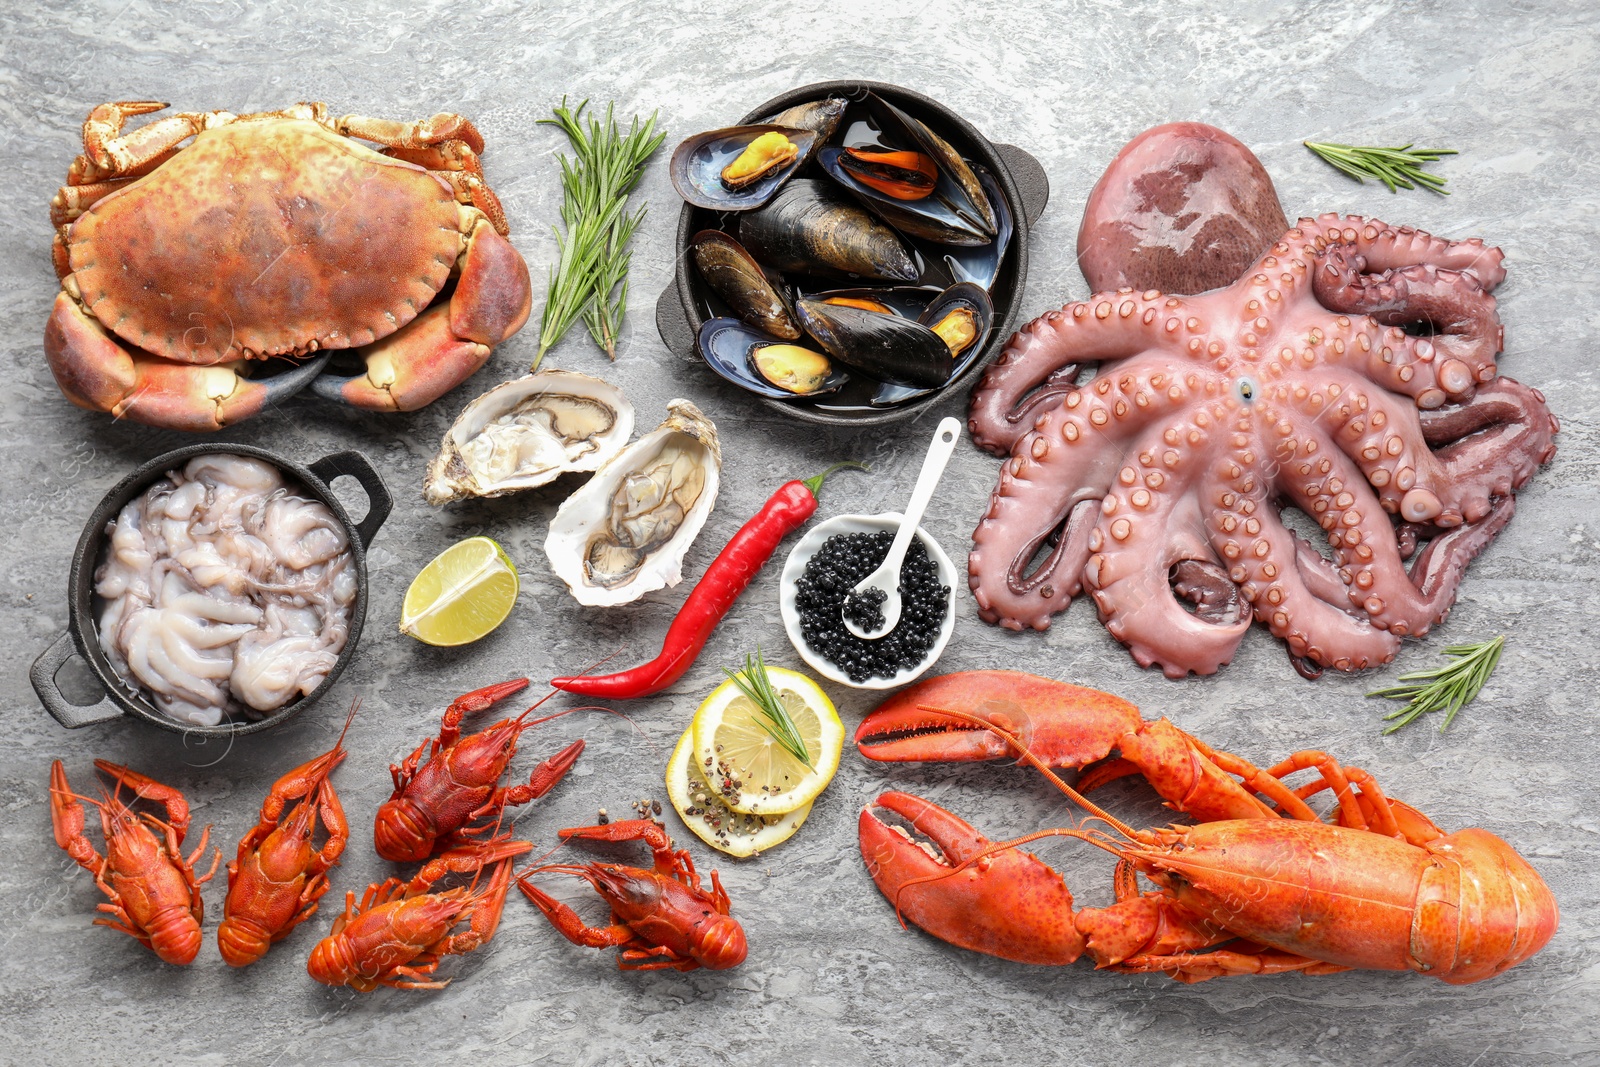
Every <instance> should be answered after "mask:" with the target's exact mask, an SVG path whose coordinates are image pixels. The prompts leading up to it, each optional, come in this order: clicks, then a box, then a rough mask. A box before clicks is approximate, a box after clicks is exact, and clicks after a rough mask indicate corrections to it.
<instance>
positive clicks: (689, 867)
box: [558, 819, 727, 914]
mask: <svg viewBox="0 0 1600 1067" xmlns="http://www.w3.org/2000/svg"><path fill="white" fill-rule="evenodd" d="M558 836H559V837H560V838H561V840H563V841H571V840H572V839H573V838H578V839H579V840H583V841H643V842H644V843H645V844H647V845H649V846H650V853H651V855H652V857H654V860H655V871H656V873H657V874H664V875H666V876H667V877H669V878H675V879H677V880H678V881H679V882H682V883H683V884H684V885H686V886H689V887H690V888H692V889H699V888H700V876H699V875H698V874H696V873H695V869H694V859H693V858H692V857H691V856H690V855H689V850H688V849H677V850H674V849H673V847H672V838H670V837H668V836H667V831H666V829H665V828H664V827H662V825H661V824H660V823H657V822H654V821H652V820H650V819H624V820H622V821H621V822H613V823H606V824H605V825H603V826H579V827H574V828H572V829H568V830H562V831H560V832H559V834H558ZM724 896H726V894H724ZM723 914H727V913H726V912H724V913H723Z"/></svg>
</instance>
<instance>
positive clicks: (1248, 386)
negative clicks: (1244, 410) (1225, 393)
mask: <svg viewBox="0 0 1600 1067" xmlns="http://www.w3.org/2000/svg"><path fill="white" fill-rule="evenodd" d="M1258 389H1259V386H1257V385H1256V383H1255V382H1253V381H1251V380H1250V379H1249V378H1240V379H1239V380H1238V381H1237V382H1236V383H1234V386H1233V391H1234V392H1235V393H1237V394H1239V399H1240V400H1243V401H1244V402H1245V403H1246V404H1248V403H1250V402H1252V401H1253V400H1255V398H1256V392H1257V391H1258Z"/></svg>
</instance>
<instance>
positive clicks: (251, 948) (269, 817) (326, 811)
mask: <svg viewBox="0 0 1600 1067" xmlns="http://www.w3.org/2000/svg"><path fill="white" fill-rule="evenodd" d="M358 706H359V703H357V704H355V705H352V706H351V708H350V715H349V716H348V717H347V718H346V719H345V721H344V730H342V731H340V733H339V739H338V740H337V741H335V742H334V743H333V747H332V748H331V749H329V750H328V751H327V752H324V753H323V754H322V755H320V756H318V757H317V758H315V759H313V760H309V761H307V762H305V763H302V764H301V765H300V766H298V767H296V768H295V769H294V770H292V771H290V772H289V773H288V774H285V775H284V776H283V777H282V778H279V779H278V780H277V781H276V782H274V783H273V785H272V789H271V791H270V792H268V794H267V799H266V800H264V801H263V802H262V804H261V821H260V822H258V823H257V824H256V825H255V826H254V827H252V828H251V830H250V832H249V833H247V834H245V835H244V840H242V841H240V842H239V855H238V857H237V858H236V859H235V860H234V861H233V862H232V863H230V864H228V899H227V902H226V903H225V904H224V905H223V909H222V924H221V925H220V926H218V927H217V948H218V949H220V950H221V951H222V958H223V959H224V960H226V961H227V962H228V964H229V965H230V966H233V967H244V966H247V965H249V964H252V963H254V962H255V961H256V960H259V959H260V958H261V957H263V956H265V955H266V954H267V949H269V948H270V947H271V946H272V945H273V944H274V943H276V942H278V941H282V940H283V939H284V938H285V937H288V936H289V933H290V931H292V930H293V929H294V928H295V927H296V926H299V925H300V924H301V923H303V922H305V921H306V920H307V919H309V918H311V916H312V915H313V914H315V913H316V910H317V901H319V900H320V899H322V895H323V894H324V893H326V892H327V891H328V871H329V869H330V868H332V867H333V865H334V864H335V863H338V862H339V857H340V855H342V854H343V852H344V846H345V843H346V842H347V841H349V839H350V826H349V824H348V823H347V822H346V821H345V817H344V808H343V807H342V806H340V804H339V795H338V794H337V793H335V792H334V790H333V783H332V782H330V781H329V780H328V776H329V775H330V774H331V773H332V772H333V769H334V768H335V767H337V766H339V764H340V763H342V762H343V761H344V757H345V754H346V753H345V749H344V736H345V733H346V732H348V731H349V729H350V722H351V720H352V719H354V718H355V714H356V708H357V707H358ZM291 802H295V806H294V808H293V809H292V810H290V811H289V815H288V817H287V818H285V817H284V811H285V809H286V808H287V806H288V805H289V804H290V803H291ZM319 817H320V818H321V821H322V826H323V828H324V829H325V830H326V831H327V839H326V840H325V841H324V842H323V844H322V847H321V848H320V849H319V848H313V847H312V843H311V841H312V838H313V836H315V834H316V830H317V820H318V818H319Z"/></svg>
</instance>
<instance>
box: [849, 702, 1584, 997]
mask: <svg viewBox="0 0 1600 1067" xmlns="http://www.w3.org/2000/svg"><path fill="white" fill-rule="evenodd" d="M965 708H971V709H973V710H972V711H968V710H964V709H965ZM856 741H857V744H858V746H860V748H861V751H862V754H863V755H866V756H867V757H868V758H871V759H880V760H892V761H899V760H920V759H957V760H984V759H997V758H1002V757H1015V756H1020V757H1021V759H1022V760H1024V761H1026V762H1028V763H1030V764H1032V765H1033V766H1035V767H1037V768H1038V769H1039V770H1041V771H1042V772H1043V773H1045V774H1046V775H1048V776H1049V777H1050V779H1051V780H1052V781H1053V782H1054V783H1055V784H1056V785H1057V787H1058V788H1060V789H1061V790H1062V791H1063V792H1065V793H1066V794H1067V795H1068V796H1070V797H1071V798H1072V799H1073V800H1074V801H1075V802H1077V803H1078V804H1079V805H1081V806H1082V807H1084V808H1085V810H1087V811H1089V812H1090V813H1091V814H1092V815H1093V816H1094V817H1096V818H1098V819H1101V820H1103V821H1105V822H1106V823H1107V824H1108V825H1110V826H1111V827H1112V828H1113V829H1114V830H1115V831H1116V833H1115V835H1112V834H1107V833H1105V832H1103V831H1098V830H1081V829H1068V830H1045V831H1041V832H1039V833H1036V834H1029V835H1027V836H1025V837H1023V838H1019V839H1017V840H1015V841H1008V842H1001V843H998V844H996V843H991V842H990V841H989V840H988V839H987V838H985V837H984V836H983V835H981V834H980V833H978V832H977V831H976V830H974V829H973V828H972V827H971V826H969V825H968V824H967V823H965V822H963V821H962V820H961V819H959V818H957V817H956V816H954V815H952V814H951V813H950V812H948V811H945V810H944V809H943V808H940V807H938V806H937V805H934V804H931V803H929V802H928V801H926V800H922V799H920V798H918V797H914V796H910V795H908V794H905V793H887V794H884V795H883V796H881V797H879V798H878V800H877V801H876V803H875V804H874V805H870V806H869V807H868V808H867V809H866V810H864V811H863V812H862V813H861V818H860V835H861V854H862V857H863V859H864V860H865V861H866V863H867V866H868V869H869V870H870V871H871V872H872V876H873V880H874V881H875V882H876V883H877V885H878V888H879V889H880V890H882V891H883V893H884V895H885V896H887V897H888V898H889V899H890V900H891V901H892V902H894V904H895V906H896V909H897V911H898V912H899V913H901V914H902V915H904V916H905V917H906V918H907V919H909V920H910V921H911V922H913V923H915V924H916V925H917V926H920V927H921V928H922V929H924V930H926V931H928V932H929V933H931V934H933V935H934V936H935V937H939V938H941V939H943V940H945V941H948V942H949V943H951V944H954V945H958V946H961V947H964V948H970V949H974V950H976V951H979V952H987V953H989V954H991V955H997V956H1002V957H1004V958H1006V959H1013V960H1018V961H1021V962H1026V963H1057V964H1067V963H1071V962H1073V961H1074V960H1076V959H1077V958H1078V957H1079V956H1080V955H1082V954H1083V953H1085V952H1087V953H1088V954H1089V956H1090V958H1091V959H1093V960H1094V961H1095V963H1096V965H1097V966H1098V967H1102V968H1108V969H1111V970H1116V971H1122V972H1128V973H1145V972H1164V973H1166V974H1168V975H1170V976H1171V977H1173V978H1176V979H1178V980H1179V981H1185V982H1199V981H1204V980H1205V979H1208V978H1214V977H1219V976H1225V975H1238V974H1275V973H1282V972H1286V971H1302V972H1305V973H1308V974H1329V973H1334V972H1337V971H1343V970H1349V969H1352V968H1370V969H1376V970H1413V971H1417V972H1419V973H1422V974H1428V975H1432V976H1434V977H1437V978H1440V979H1442V980H1444V981H1445V982H1449V983H1451V984H1466V983H1469V982H1477V981H1481V980H1483V979H1486V978H1491V977H1493V976H1495V975H1497V974H1500V973H1501V972H1502V971H1505V970H1506V969H1508V968H1510V967H1513V966H1515V965H1516V964H1518V963H1520V962H1522V961H1523V960H1526V959H1528V958H1529V957H1530V956H1532V955H1533V954H1534V953H1536V952H1538V951H1539V950H1540V949H1541V948H1543V947H1544V945H1545V944H1546V943H1547V942H1548V941H1549V940H1550V938H1551V936H1552V935H1553V934H1554V933H1555V930H1556V924H1557V922H1558V919H1559V914H1558V910H1557V907H1556V902H1555V899H1554V897H1553V896H1552V895H1551V893H1550V890H1549V889H1548V888H1547V887H1546V886H1545V884H1544V882H1543V880H1541V879H1540V877H1539V875H1538V873H1537V872H1536V871H1535V870H1534V869H1533V868H1532V867H1531V866H1530V865H1529V864H1528V862H1527V861H1526V860H1524V859H1523V858H1522V857H1521V856H1520V855H1518V854H1517V852H1516V851H1515V850H1514V849H1512V848H1511V846H1510V845H1508V844H1506V843H1505V842H1504V841H1502V840H1501V839H1500V838H1498V837H1496V836H1495V835H1494V834H1491V833H1489V832H1488V831H1486V830H1481V829H1467V830H1461V831H1458V832H1456V833H1453V834H1448V835H1447V834H1445V833H1444V832H1443V831H1442V830H1440V829H1439V828H1438V827H1437V826H1435V825H1434V824H1433V822H1432V821H1430V820H1429V819H1428V818H1427V816H1425V815H1423V814H1422V813H1421V812H1419V811H1418V810H1416V809H1415V808H1413V807H1411V806H1410V805H1408V804H1404V803H1402V802H1400V801H1398V800H1393V799H1391V798H1389V797H1387V796H1385V795H1384V793H1383V791H1382V789H1381V788H1380V787H1379V786H1378V784H1377V782H1376V781H1375V780H1374V779H1373V778H1372V776H1371V775H1370V774H1367V773H1366V772H1364V771H1361V770H1359V769H1357V768H1354V767H1341V766H1340V765H1339V764H1338V763H1337V762H1336V761H1335V760H1333V759H1332V758H1331V757H1329V756H1328V755H1327V754H1325V753H1322V752H1300V753H1296V754H1295V755H1293V756H1291V757H1290V758H1289V759H1287V760H1285V761H1283V762H1282V763H1280V764H1278V765H1277V766H1274V767H1271V768H1269V769H1266V770H1262V769H1260V768H1257V767H1255V766H1253V765H1251V764H1249V763H1248V762H1246V761H1245V760H1243V759H1240V758H1239V757H1237V756H1233V755H1230V754H1228V753H1224V752H1218V751H1215V750H1213V749H1211V748H1210V747H1209V746H1207V745H1205V744H1204V743H1203V742H1201V741H1199V740H1197V739H1195V738H1193V737H1191V736H1189V735H1188V734H1186V733H1184V732H1183V731H1181V730H1179V729H1178V728H1177V727H1175V726H1173V725H1172V724H1171V723H1169V722H1167V721H1166V720H1165V719H1161V720H1156V721H1145V720H1142V719H1141V718H1140V716H1139V712H1138V709H1137V708H1135V707H1134V706H1133V705H1132V704H1129V703H1127V702H1126V701H1122V700H1119V699H1118V698H1116V697H1113V696H1111V695H1109V694H1106V693H1098V692H1095V691H1094V690H1089V689H1080V688H1078V687H1076V686H1071V685H1066V684H1064V683H1061V682H1055V681H1051V680H1050V679H1046V678H1038V677H1035V676H1033V675H1027V674H1019V673H1016V672H1009V671H978V672H971V673H967V674H954V675H946V676H944V677H940V678H933V679H930V680H928V681H926V682H923V683H921V684H919V685H916V686H913V687H911V688H910V689H907V690H904V691H902V692H901V693H899V694H897V695H896V696H895V697H893V698H891V699H890V700H888V701H886V702H885V703H884V704H883V705H881V706H880V707H879V708H878V709H877V710H876V711H874V712H873V713H872V714H870V715H868V716H867V717H866V719H865V720H863V722H862V724H861V727H860V729H859V730H858V731H857V733H856ZM1113 751H1116V752H1118V753H1120V755H1119V756H1117V757H1116V758H1112V759H1109V760H1107V757H1109V756H1111V754H1112V753H1113ZM1102 760H1106V762H1098V761H1102ZM1089 764H1097V765H1096V766H1092V767H1089V769H1088V770H1087V771H1086V772H1085V774H1084V775H1083V776H1082V777H1081V778H1080V781H1079V788H1080V789H1081V790H1083V791H1088V790H1089V789H1093V788H1095V787H1097V786H1099V785H1101V784H1103V783H1104V782H1107V781H1110V780H1111V779H1113V778H1117V777H1121V776H1123V775H1126V774H1131V773H1138V774H1140V775H1142V776H1143V777H1144V778H1145V779H1146V780H1147V781H1149V782H1150V784H1151V785H1153V786H1154V787H1155V788H1156V790H1157V792H1158V793H1160V794H1161V796H1162V797H1163V798H1165V799H1166V801H1167V803H1168V805H1169V806H1170V807H1173V808H1175V809H1177V810H1179V811H1183V812H1187V813H1189V814H1191V815H1193V816H1195V817H1196V818H1197V819H1199V820H1201V822H1200V823H1199V824H1198V825H1191V826H1176V825H1175V826H1169V827H1166V828H1162V829H1156V830H1148V831H1142V830H1135V829H1133V828H1132V827H1129V826H1127V825H1125V824H1124V823H1122V822H1120V821H1118V820H1116V819H1114V818H1112V817H1111V816H1110V815H1108V814H1106V813H1105V812H1104V811H1102V810H1101V809H1099V808H1098V807H1096V806H1095V805H1094V804H1092V803H1090V802H1089V801H1088V800H1087V799H1085V798H1084V797H1083V796H1082V795H1081V794H1080V793H1079V792H1077V791H1075V790H1073V789H1072V788H1071V787H1070V786H1068V785H1067V784H1066V783H1065V782H1062V781H1061V780H1060V779H1059V778H1057V777H1056V776H1055V774H1054V773H1053V772H1052V771H1051V770H1050V767H1051V766H1057V767H1082V766H1087V765H1089ZM1304 770H1314V771H1315V772H1316V773H1317V777H1316V778H1315V779H1313V780H1311V781H1310V782H1308V783H1306V784H1304V785H1301V786H1299V787H1297V788H1290V787H1289V786H1288V785H1286V784H1285V783H1284V781H1283V779H1284V778H1286V777H1288V776H1290V775H1293V774H1295V773H1297V772H1299V771H1304ZM1324 791H1330V792H1332V793H1333V795H1334V796H1335V797H1336V798H1337V807H1336V808H1335V809H1334V816H1333V817H1334V820H1335V821H1334V822H1333V823H1332V824H1330V823H1327V822H1324V821H1322V820H1321V819H1320V818H1319V817H1318V816H1317V815H1316V814H1315V813H1314V812H1313V811H1312V810H1311V809H1310V807H1309V806H1308V805H1307V804H1306V801H1307V800H1308V799H1310V798H1311V797H1313V796H1315V795H1317V794H1319V793H1322V792H1324ZM1257 794H1259V796H1258V795H1257ZM1263 797H1264V798H1265V800H1263V799H1262V798H1263ZM882 812H888V813H892V814H893V815H894V816H898V817H899V820H901V821H903V822H905V823H908V824H909V827H910V829H911V830H912V831H915V832H917V833H920V834H922V835H925V836H926V837H927V838H928V839H930V840H931V843H932V845H933V846H936V848H928V846H926V845H924V844H920V843H918V842H917V841H915V840H914V839H913V837H912V836H911V834H910V833H908V832H906V830H905V829H903V828H902V827H900V826H892V825H890V823H888V822H885V821H884V819H883V818H881V817H880V813H882ZM1047 836H1069V837H1076V838H1079V839H1081V840H1084V841H1087V842H1089V843H1090V844H1093V845H1096V846H1098V847H1099V848H1102V849H1105V850H1106V851H1108V852H1111V853H1112V854H1114V855H1115V856H1117V858H1118V864H1117V871H1116V878H1115V888H1116V902H1115V903H1114V904H1112V905H1111V906H1109V907H1106V908H1084V909H1082V910H1080V911H1075V910H1074V909H1073V903H1072V894H1071V893H1070V892H1069V891H1068V889H1067V887H1066V884H1065V882H1064V881H1063V880H1062V878H1061V876H1060V875H1059V874H1057V873H1056V872H1055V871H1054V870H1052V869H1050V868H1049V867H1047V866H1046V865H1045V864H1043V863H1042V862H1040V861H1039V860H1038V859H1036V858H1035V857H1034V856H1032V855H1030V854H1028V853H1025V852H1021V851H1019V850H1018V849H1017V848H1016V847H1015V846H1017V845H1020V844H1024V843H1027V842H1029V841H1033V840H1037V839H1039V838H1042V837H1047ZM935 853H937V854H935ZM1140 874H1142V875H1144V876H1145V877H1146V878H1148V879H1149V880H1150V881H1151V882H1153V883H1154V884H1155V885H1156V886H1158V887H1159V888H1158V890H1157V891H1156V892H1148V893H1140V891H1139V888H1138V884H1137V878H1136V876H1137V875H1140Z"/></svg>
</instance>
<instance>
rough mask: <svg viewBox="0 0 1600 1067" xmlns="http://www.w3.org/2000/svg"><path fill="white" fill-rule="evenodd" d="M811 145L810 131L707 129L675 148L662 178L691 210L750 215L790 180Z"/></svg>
mask: <svg viewBox="0 0 1600 1067" xmlns="http://www.w3.org/2000/svg"><path fill="white" fill-rule="evenodd" d="M817 141H818V135H817V133H816V132H815V131H813V130H796V129H791V128H789V127H785V126H775V125H772V124H770V123H768V124H762V125H758V126H730V127H728V128H727V129H722V130H708V131H706V132H705V133H697V134H695V135H694V136H693V137H690V138H687V139H686V140H684V141H683V143H681V144H679V145H678V147H677V149H676V150H674V151H673V153H672V160H671V162H670V163H668V165H667V173H668V175H669V176H670V177H671V179H672V187H673V188H674V189H676V190H677V191H678V195H679V196H681V197H683V198H684V200H686V201H688V202H689V203H691V204H693V205H694V206H695V207H703V208H706V209H707V210H710V211H752V210H754V209H756V208H758V207H760V206H761V205H763V204H765V203H766V202H767V201H768V200H770V199H772V196H773V194H775V193H776V192H777V191H778V190H779V189H781V188H782V187H783V185H784V183H785V182H787V181H788V180H789V179H790V178H792V177H794V174H795V172H796V171H798V170H799V169H800V165H801V164H802V163H803V162H804V161H805V160H806V159H807V158H809V157H810V153H811V151H812V150H813V149H814V148H815V147H816V145H817ZM785 145H787V146H788V147H787V148H786V147H784V146H785Z"/></svg>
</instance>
